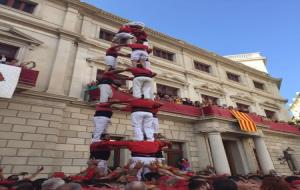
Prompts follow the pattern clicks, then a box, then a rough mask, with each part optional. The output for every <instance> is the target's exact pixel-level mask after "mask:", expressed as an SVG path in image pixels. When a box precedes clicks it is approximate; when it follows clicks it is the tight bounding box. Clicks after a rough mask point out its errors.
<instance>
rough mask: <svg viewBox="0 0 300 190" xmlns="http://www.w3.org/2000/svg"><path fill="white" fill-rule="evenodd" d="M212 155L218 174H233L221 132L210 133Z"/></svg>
mask: <svg viewBox="0 0 300 190" xmlns="http://www.w3.org/2000/svg"><path fill="white" fill-rule="evenodd" d="M208 139H209V143H210V149H211V155H212V159H213V163H214V167H215V169H216V172H217V174H224V173H227V174H231V172H230V167H229V163H228V160H227V156H226V152H225V148H224V145H223V141H222V137H221V134H220V132H210V133H208Z"/></svg>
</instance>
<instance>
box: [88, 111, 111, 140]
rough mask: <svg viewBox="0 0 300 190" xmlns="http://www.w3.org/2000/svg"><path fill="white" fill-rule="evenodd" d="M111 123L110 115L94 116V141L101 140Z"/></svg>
mask: <svg viewBox="0 0 300 190" xmlns="http://www.w3.org/2000/svg"><path fill="white" fill-rule="evenodd" d="M110 123H111V120H110V118H108V117H103V116H96V117H94V124H95V129H94V132H93V139H92V143H93V142H99V141H100V137H101V135H102V134H103V133H106V131H107V128H108V125H109V124H110Z"/></svg>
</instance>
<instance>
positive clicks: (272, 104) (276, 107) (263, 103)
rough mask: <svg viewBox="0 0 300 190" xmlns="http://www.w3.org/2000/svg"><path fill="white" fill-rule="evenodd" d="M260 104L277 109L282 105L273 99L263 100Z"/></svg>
mask: <svg viewBox="0 0 300 190" xmlns="http://www.w3.org/2000/svg"><path fill="white" fill-rule="evenodd" d="M260 105H261V106H263V107H265V108H271V109H276V110H279V109H280V106H279V105H278V104H276V103H275V102H271V101H265V102H262V103H260Z"/></svg>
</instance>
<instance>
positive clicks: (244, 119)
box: [230, 110, 257, 132]
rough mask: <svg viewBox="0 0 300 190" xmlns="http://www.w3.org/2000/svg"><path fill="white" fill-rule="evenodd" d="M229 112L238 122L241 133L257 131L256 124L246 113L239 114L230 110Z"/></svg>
mask: <svg viewBox="0 0 300 190" xmlns="http://www.w3.org/2000/svg"><path fill="white" fill-rule="evenodd" d="M230 112H231V113H232V115H234V117H235V118H236V119H237V120H238V122H239V125H240V128H241V130H242V131H247V132H256V131H257V128H256V124H255V123H254V121H253V120H252V119H251V118H250V117H249V116H248V115H247V114H246V113H243V112H239V111H237V110H230Z"/></svg>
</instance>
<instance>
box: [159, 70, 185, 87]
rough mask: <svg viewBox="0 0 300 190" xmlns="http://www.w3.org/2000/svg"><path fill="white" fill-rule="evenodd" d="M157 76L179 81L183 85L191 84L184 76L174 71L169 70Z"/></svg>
mask: <svg viewBox="0 0 300 190" xmlns="http://www.w3.org/2000/svg"><path fill="white" fill-rule="evenodd" d="M157 78H160V79H165V80H169V81H173V82H177V83H180V84H183V85H189V83H187V82H186V81H185V80H184V79H183V78H180V77H178V76H176V75H175V74H173V73H167V72H164V73H160V74H158V75H157Z"/></svg>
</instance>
